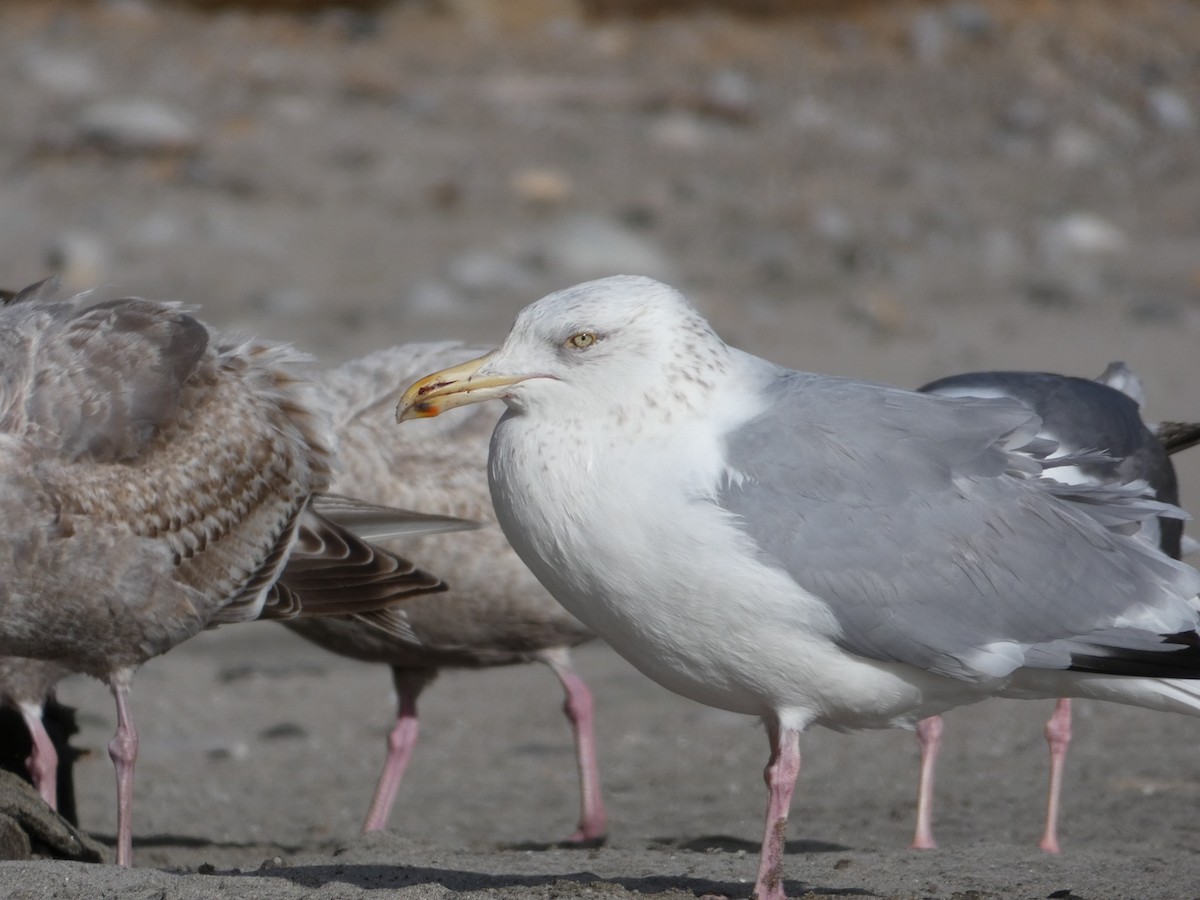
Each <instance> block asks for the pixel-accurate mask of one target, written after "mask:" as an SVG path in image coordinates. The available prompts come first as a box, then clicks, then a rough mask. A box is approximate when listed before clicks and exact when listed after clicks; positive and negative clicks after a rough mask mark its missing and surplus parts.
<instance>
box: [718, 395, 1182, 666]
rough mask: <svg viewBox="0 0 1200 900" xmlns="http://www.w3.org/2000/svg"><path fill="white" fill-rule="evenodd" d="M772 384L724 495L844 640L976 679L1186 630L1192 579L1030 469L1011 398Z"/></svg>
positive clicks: (1024, 432) (1028, 421)
mask: <svg viewBox="0 0 1200 900" xmlns="http://www.w3.org/2000/svg"><path fill="white" fill-rule="evenodd" d="M768 392H769V394H770V407H769V409H768V411H767V412H766V413H765V414H763V415H761V416H759V417H758V418H756V419H754V420H752V421H751V422H749V423H747V424H746V425H744V426H742V427H741V428H739V429H737V430H736V431H734V432H732V433H730V434H729V435H727V442H728V446H727V451H728V463H729V466H730V469H731V470H732V473H733V475H732V476H731V478H730V479H729V482H728V484H727V485H726V486H725V487H724V488H723V490H722V492H721V494H720V497H719V499H718V502H719V503H720V505H721V506H722V507H724V508H725V509H727V510H728V511H729V512H731V513H733V514H734V515H736V516H737V517H738V518H739V519H740V524H741V526H742V527H743V528H744V529H745V530H746V532H747V533H748V534H749V535H750V536H751V537H752V538H753V540H754V541H755V543H756V545H757V546H758V547H759V548H760V550H761V553H762V556H763V559H764V560H766V561H768V562H769V563H771V564H774V565H777V566H779V567H780V568H782V569H784V570H785V571H786V572H788V574H789V575H790V576H791V577H792V578H793V579H794V580H795V581H796V582H797V583H798V584H800V585H801V586H802V587H803V588H804V589H806V590H807V591H809V592H810V593H812V594H815V595H816V596H817V597H819V598H821V599H822V600H824V601H825V602H826V603H827V604H828V605H829V607H830V608H831V610H832V612H833V615H834V616H835V618H836V620H837V622H838V624H839V626H840V628H841V634H840V635H838V636H836V638H835V639H836V640H837V641H838V642H839V644H840V645H841V646H842V647H843V648H844V649H846V650H848V651H851V652H853V653H857V654H860V655H862V656H866V657H869V658H874V659H879V660H888V661H895V662H904V663H909V664H912V665H915V666H919V667H921V668H924V669H928V670H931V671H934V672H937V673H939V674H943V675H948V676H952V677H958V678H964V679H969V680H978V679H983V678H991V677H1003V676H1004V675H1007V674H1008V673H1010V672H1011V671H1012V670H1013V669H1015V668H1017V667H1018V666H1021V665H1036V666H1044V667H1054V668H1065V667H1067V666H1069V665H1071V662H1072V659H1071V658H1072V655H1073V654H1074V653H1076V652H1078V651H1081V650H1090V651H1095V652H1100V653H1101V654H1102V653H1103V648H1104V647H1109V646H1131V647H1135V648H1137V649H1138V650H1139V651H1141V650H1146V649H1147V648H1148V646H1149V645H1150V644H1155V643H1156V644H1158V645H1160V644H1161V640H1160V639H1158V638H1157V635H1158V634H1172V633H1175V632H1179V631H1184V630H1190V629H1192V628H1194V627H1195V620H1196V613H1195V612H1194V610H1193V608H1192V607H1191V606H1190V605H1189V598H1191V597H1193V596H1194V595H1195V594H1196V593H1197V591H1198V590H1200V576H1198V575H1197V573H1196V572H1195V571H1194V570H1192V569H1191V568H1190V567H1187V566H1182V565H1180V564H1177V563H1174V562H1173V561H1171V560H1169V559H1167V558H1166V557H1165V556H1162V555H1161V554H1158V553H1157V552H1155V551H1153V550H1151V549H1147V548H1144V547H1141V546H1140V545H1139V544H1138V542H1136V541H1134V540H1132V539H1130V538H1127V537H1124V536H1123V535H1120V534H1116V533H1113V531H1111V530H1109V529H1106V528H1105V527H1104V526H1103V525H1102V524H1100V522H1099V521H1097V520H1096V519H1095V518H1093V517H1092V515H1090V514H1089V512H1088V509H1087V507H1086V505H1084V504H1081V503H1077V502H1075V501H1074V500H1073V498H1072V497H1071V496H1070V495H1067V496H1065V497H1058V496H1055V495H1054V493H1053V492H1052V488H1051V487H1050V486H1049V485H1047V484H1046V483H1044V482H1043V481H1040V480H1038V478H1037V473H1038V472H1039V471H1040V463H1039V462H1038V460H1037V458H1036V455H1037V454H1040V453H1042V452H1044V449H1045V448H1044V446H1042V443H1041V442H1040V441H1037V440H1035V439H1034V435H1036V432H1037V428H1038V425H1039V420H1038V418H1037V417H1036V416H1035V415H1033V413H1032V412H1031V411H1030V410H1029V409H1028V408H1026V407H1024V406H1022V405H1021V404H1019V403H1015V402H1009V401H994V400H975V399H954V398H941V397H931V396H927V395H921V394H915V393H911V392H908V391H901V390H899V389H894V388H887V387H883V386H877V385H869V384H863V383H859V382H852V381H845V380H841V379H833V378H826V377H822V376H814V375H806V374H803V373H792V374H790V375H788V376H785V377H783V378H781V379H779V380H778V381H777V382H776V383H775V384H774V385H773V386H772V387H770V388H769V389H768ZM1029 450H1033V451H1035V453H1034V455H1030V454H1029V453H1028V451H1029ZM1122 502H1124V503H1126V504H1127V505H1129V506H1132V507H1135V508H1134V509H1133V512H1132V513H1130V514H1131V515H1140V514H1143V513H1144V514H1147V515H1150V514H1153V512H1150V511H1148V510H1142V511H1139V510H1138V509H1136V506H1137V501H1130V500H1129V499H1128V498H1124V499H1123V501H1122ZM1105 511H1108V507H1105ZM1131 624H1132V626H1134V627H1130V626H1131ZM1097 644H1098V645H1100V650H1097V646H1096V645H1097Z"/></svg>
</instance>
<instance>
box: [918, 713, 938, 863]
mask: <svg viewBox="0 0 1200 900" xmlns="http://www.w3.org/2000/svg"><path fill="white" fill-rule="evenodd" d="M943 727H944V726H943V723H942V717H941V716H930V717H929V718H927V719H922V720H921V721H920V722H918V723H917V743H918V744H919V745H920V747H921V775H920V778H919V779H918V781H917V830H916V832H915V833H914V834H913V842H912V849H914V850H936V849H937V841H935V840H934V839H933V776H934V770H935V769H936V767H937V758H938V751H940V750H941V749H942V729H943Z"/></svg>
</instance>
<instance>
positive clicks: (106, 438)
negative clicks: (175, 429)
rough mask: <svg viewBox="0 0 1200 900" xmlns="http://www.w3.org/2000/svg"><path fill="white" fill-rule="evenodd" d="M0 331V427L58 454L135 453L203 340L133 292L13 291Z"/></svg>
mask: <svg viewBox="0 0 1200 900" xmlns="http://www.w3.org/2000/svg"><path fill="white" fill-rule="evenodd" d="M19 296H20V295H18V297H19ZM0 332H2V333H3V336H2V337H0V428H2V429H3V430H4V431H6V432H8V433H11V434H19V435H22V436H24V437H25V438H26V439H27V440H30V441H31V442H33V443H34V444H36V445H38V446H41V447H43V448H44V449H46V450H48V451H50V452H53V453H55V454H56V455H58V456H59V457H60V458H61V459H64V460H67V461H73V460H76V459H79V458H83V457H89V458H91V459H93V460H96V461H103V462H111V461H121V460H126V459H131V458H133V457H135V456H137V455H138V454H139V453H140V452H141V451H142V449H143V448H144V446H145V444H146V443H147V442H148V441H149V440H150V439H151V438H152V436H153V435H154V432H155V429H156V428H158V427H159V426H160V425H162V424H163V422H165V421H167V420H168V419H170V418H172V417H173V416H175V415H176V413H177V411H178V408H179V399H180V395H181V393H182V391H183V384H184V382H185V381H186V380H187V378H188V377H189V375H191V373H192V372H193V371H194V369H195V367H196V365H197V363H198V361H199V360H200V358H201V356H202V355H203V354H204V351H205V348H206V347H207V345H208V331H207V329H206V328H205V327H204V326H203V325H202V324H200V323H199V322H197V321H196V320H195V319H193V318H191V317H190V316H187V315H185V314H184V313H183V312H182V311H181V310H180V309H179V308H178V307H175V306H172V305H170V304H162V303H151V302H148V301H144V300H132V299H127V300H109V301H104V302H100V303H94V304H91V305H89V304H88V302H87V299H86V297H81V298H77V299H75V300H68V301H64V302H45V301H42V300H40V299H39V298H37V297H33V298H31V299H26V300H20V299H17V300H13V301H12V302H11V303H10V304H9V305H7V306H5V307H3V309H2V310H0Z"/></svg>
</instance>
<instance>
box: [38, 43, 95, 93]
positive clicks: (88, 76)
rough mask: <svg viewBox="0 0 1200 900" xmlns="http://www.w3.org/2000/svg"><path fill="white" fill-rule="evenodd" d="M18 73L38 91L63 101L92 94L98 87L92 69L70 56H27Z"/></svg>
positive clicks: (77, 57)
mask: <svg viewBox="0 0 1200 900" xmlns="http://www.w3.org/2000/svg"><path fill="white" fill-rule="evenodd" d="M21 70H22V72H23V74H24V75H25V77H26V78H28V79H29V80H30V81H32V82H33V83H34V84H35V85H37V86H38V87H40V88H42V89H43V90H47V91H50V92H51V93H54V94H58V95H59V96H62V97H81V96H84V95H86V94H92V93H95V91H96V89H97V88H98V87H99V85H100V79H99V77H98V76H97V74H96V69H95V67H94V66H93V65H92V64H91V63H90V62H88V61H87V60H86V59H82V58H81V57H79V56H76V55H75V54H73V53H49V52H45V51H41V52H37V53H30V54H29V55H27V56H26V57H25V59H24V60H23V61H22V64H21Z"/></svg>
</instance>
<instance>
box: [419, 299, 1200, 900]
mask: <svg viewBox="0 0 1200 900" xmlns="http://www.w3.org/2000/svg"><path fill="white" fill-rule="evenodd" d="M493 398H499V399H502V400H504V402H505V403H506V404H507V407H508V409H507V412H506V413H505V414H504V416H503V417H502V418H501V420H500V422H499V423H498V424H497V426H496V430H495V432H494V434H493V436H492V444H491V451H490V454H489V461H488V472H489V480H490V484H491V491H492V501H493V504H494V506H495V508H496V514H497V517H498V519H499V521H500V524H501V526H502V528H503V529H504V533H505V534H506V535H507V537H508V539H509V542H510V543H511V544H512V545H513V548H514V549H515V550H516V551H517V554H518V555H519V556H520V557H521V558H522V559H523V560H524V561H525V563H526V565H528V566H529V567H530V568H531V569H532V570H533V572H534V574H535V575H537V577H538V578H539V579H540V580H541V581H542V583H543V584H544V585H546V587H547V589H548V590H549V591H550V593H551V594H553V595H554V597H555V598H556V599H557V600H558V601H559V602H560V603H562V604H563V605H564V606H565V607H567V609H568V610H570V611H571V612H572V613H573V614H574V615H576V616H577V617H578V618H579V619H581V620H582V621H583V622H584V623H585V624H587V625H588V626H589V627H591V628H592V629H593V630H594V631H595V632H596V633H597V634H598V635H599V636H600V637H601V638H603V639H604V640H606V641H607V642H608V643H609V644H610V645H611V646H612V647H613V648H614V649H615V650H616V651H617V652H618V653H620V654H621V655H622V656H624V657H625V658H626V659H627V660H629V661H630V662H631V663H632V664H633V665H634V666H636V667H637V668H638V669H639V670H641V671H642V672H643V673H644V674H645V675H647V676H649V677H650V678H652V679H654V680H655V681H657V682H659V683H660V684H662V685H663V686H665V687H667V688H668V689H670V690H672V691H675V692H676V693H679V694H682V695H683V696H686V697H689V698H691V699H693V700H697V701H699V702H701V703H705V704H708V705H710V706H715V707H718V708H721V709H725V710H729V711H732V712H737V713H743V714H747V715H752V716H758V717H761V718H762V719H763V721H764V723H765V725H766V731H767V736H768V739H769V742H770V746H771V755H770V759H769V761H768V763H767V767H766V771H765V777H766V782H767V786H768V805H767V815H766V828H765V833H764V837H763V845H762V852H761V856H760V860H759V869H758V875H757V879H756V882H755V889H754V892H755V896H757V897H758V898H759V900H779V898H782V897H783V896H784V876H783V855H784V835H785V831H786V825H787V817H788V811H789V807H790V804H791V798H792V794H793V791H794V788H795V784H796V780H797V776H798V775H799V771H800V743H799V737H800V733H801V732H802V731H803V730H804V729H805V728H807V727H809V726H811V725H824V726H826V727H829V728H833V729H836V730H840V731H854V730H858V729H866V728H890V727H897V726H899V727H906V728H911V727H913V726H914V725H915V723H916V722H918V721H920V720H921V719H923V718H926V717H928V716H931V715H934V714H937V713H941V712H944V711H946V710H948V709H951V708H954V707H956V706H961V705H964V704H967V703H974V702H977V701H980V700H983V699H986V698H989V697H995V696H1001V697H1018V698H1026V699H1032V698H1038V697H1049V698H1055V697H1068V696H1071V697H1094V698H1097V699H1106V700H1112V701H1116V702H1121V703H1129V704H1133V705H1137V706H1144V707H1148V708H1152V709H1159V710H1174V711H1177V712H1183V713H1187V714H1190V715H1200V685H1197V684H1196V683H1193V682H1192V681H1189V680H1187V679H1191V678H1196V677H1200V636H1198V635H1197V633H1196V630H1195V629H1196V626H1197V621H1198V619H1200V613H1198V611H1197V606H1196V602H1195V597H1196V594H1197V592H1198V591H1200V573H1198V572H1196V571H1195V570H1194V569H1192V568H1191V567H1189V566H1186V565H1184V564H1182V563H1179V562H1177V561H1175V560H1172V559H1170V558H1169V557H1167V556H1166V555H1165V554H1162V553H1161V552H1159V551H1158V550H1156V549H1154V548H1152V547H1149V546H1148V545H1146V544H1145V543H1144V542H1142V541H1139V540H1137V539H1136V538H1133V537H1129V536H1127V535H1126V534H1124V533H1123V532H1124V531H1127V530H1129V529H1130V528H1131V527H1135V526H1136V523H1138V522H1140V521H1142V520H1144V519H1146V518H1149V517H1151V516H1155V515H1163V514H1178V512H1177V511H1175V510H1173V508H1172V507H1169V506H1167V505H1166V504H1162V503H1158V502H1157V501H1153V500H1150V499H1147V498H1145V497H1143V496H1142V495H1141V492H1140V490H1139V489H1138V486H1136V485H1132V486H1122V485H1115V484H1114V485H1104V486H1103V487H1101V488H1094V487H1090V486H1087V485H1063V484H1061V483H1058V482H1054V481H1052V480H1050V479H1046V478H1042V477H1041V473H1042V471H1043V469H1044V468H1046V466H1047V465H1054V464H1064V463H1065V462H1066V458H1060V459H1059V460H1057V461H1051V462H1049V463H1048V462H1046V461H1045V459H1044V457H1045V455H1046V454H1047V453H1048V452H1050V451H1052V450H1053V445H1052V444H1050V443H1049V442H1047V441H1045V440H1043V439H1039V438H1037V436H1036V435H1037V430H1038V426H1039V421H1038V419H1037V417H1036V416H1035V415H1034V414H1033V413H1032V412H1031V411H1030V410H1029V409H1028V408H1027V407H1026V406H1024V405H1022V404H1018V403H1013V402H1011V401H1002V400H999V401H998V400H977V399H970V398H952V397H941V396H937V395H933V394H921V393H916V392H911V391H905V390H901V389H899V388H893V387H889V386H886V385H879V384H870V383H864V382H858V381H852V380H849V379H844V378H832V377H828V376H823V375H818V374H811V373H805V372H798V371H793V370H791V369H786V368H784V367H782V366H778V365H776V364H774V363H771V362H768V361H766V360H763V359H760V358H758V357H755V356H751V355H750V354H747V353H744V352H741V351H739V350H736V349H734V348H732V347H730V346H728V345H727V344H725V343H724V342H723V341H722V340H721V339H720V338H719V337H718V336H717V334H716V333H715V332H714V331H713V329H712V328H711V326H710V325H709V324H708V322H707V321H705V319H704V318H703V317H702V316H701V315H700V314H699V313H698V312H697V311H696V310H695V309H694V308H693V307H692V306H691V304H690V303H689V302H688V301H687V300H686V299H685V298H684V297H683V295H682V294H680V293H679V292H678V291H676V290H674V289H673V288H671V287H669V286H667V285H664V284H661V283H659V282H657V281H654V280H651V279H648V278H642V277H637V276H615V277H612V278H606V279H601V280H599V281H594V282H587V283H584V284H582V285H577V286H575V287H573V288H568V289H566V290H563V291H560V292H558V293H555V294H551V295H549V296H547V297H545V298H543V299H542V300H539V301H537V302H536V303H534V304H532V305H531V306H529V307H527V308H525V309H524V310H522V311H521V313H520V314H519V315H518V316H517V319H516V322H515V324H514V325H513V327H512V330H511V331H510V332H509V334H508V336H507V337H506V338H505V340H504V342H503V343H502V344H501V345H500V347H499V348H498V349H496V350H495V351H493V352H492V353H490V354H487V355H485V356H483V357H481V358H480V359H477V360H474V361H472V362H468V363H464V364H462V365H460V366H457V367H453V368H450V369H446V370H443V371H440V372H437V373H435V374H433V375H429V376H427V377H425V378H423V379H421V380H419V381H417V382H415V383H414V384H413V385H411V386H410V387H409V388H408V389H407V390H406V391H405V393H404V396H403V398H402V400H401V402H400V404H399V405H398V408H397V418H398V419H399V420H404V419H408V418H420V417H427V416H431V415H437V414H438V413H440V412H442V411H445V410H448V409H452V408H454V407H457V406H462V405H465V404H469V403H475V402H479V401H483V400H488V399H493Z"/></svg>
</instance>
